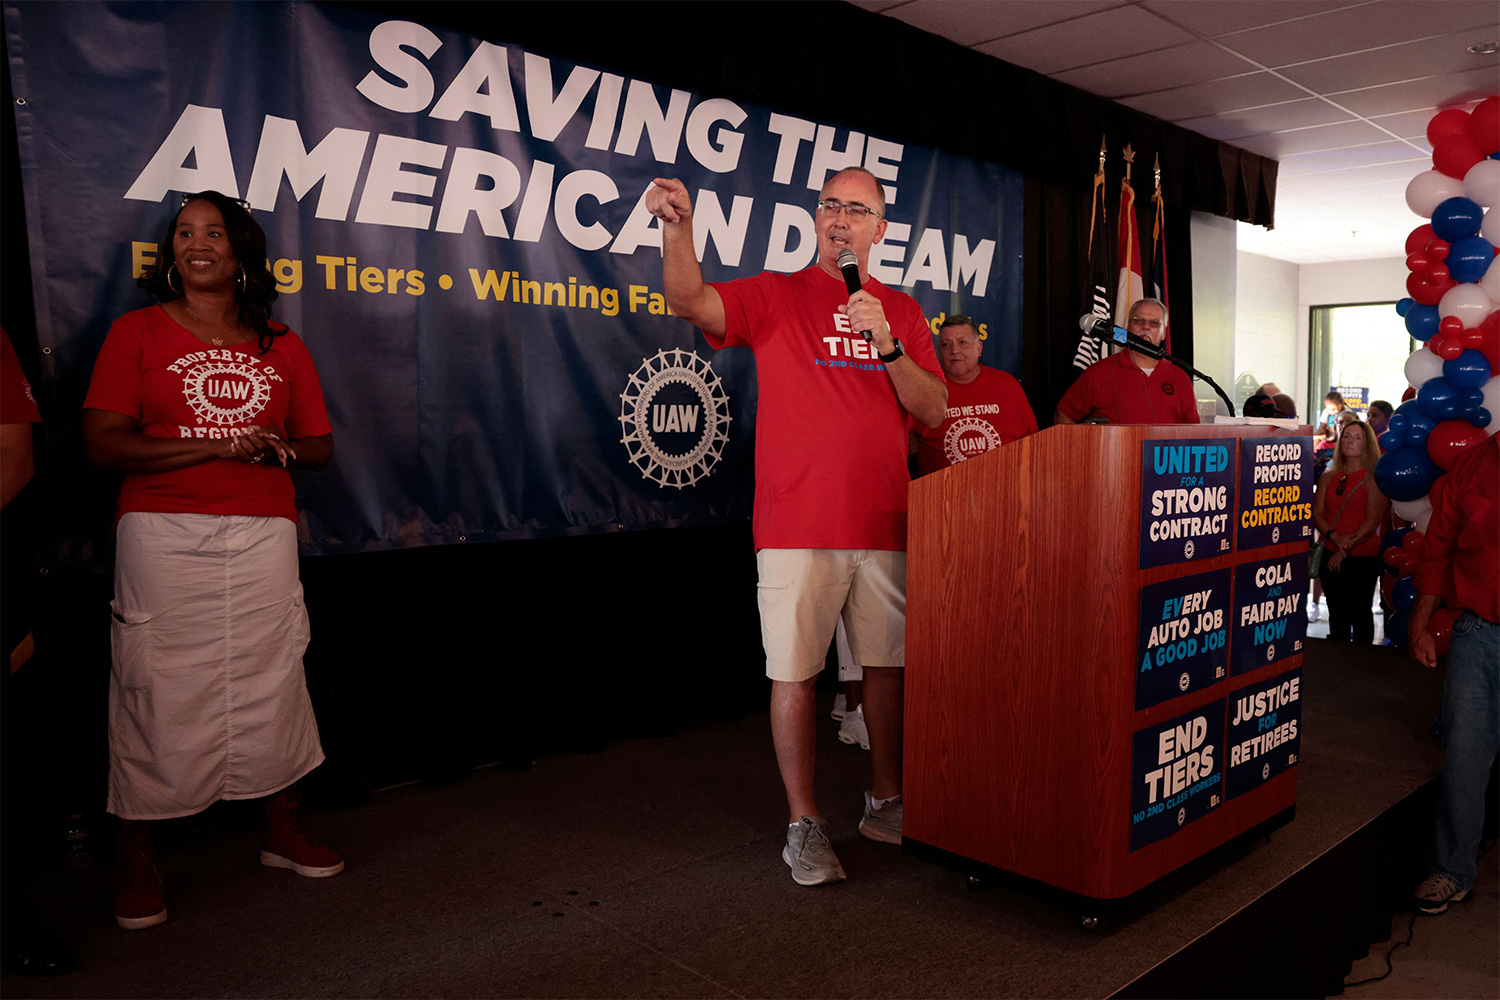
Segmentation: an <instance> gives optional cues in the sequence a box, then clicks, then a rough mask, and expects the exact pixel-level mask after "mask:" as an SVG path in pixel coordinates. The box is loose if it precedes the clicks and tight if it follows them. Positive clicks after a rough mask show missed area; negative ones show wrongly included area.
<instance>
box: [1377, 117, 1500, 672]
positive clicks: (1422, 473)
mask: <svg viewBox="0 0 1500 1000" xmlns="http://www.w3.org/2000/svg"><path fill="white" fill-rule="evenodd" d="M1427 140H1428V141H1429V142H1431V143H1432V164H1433V169H1432V170H1428V171H1425V172H1424V173H1420V174H1418V175H1417V176H1416V177H1413V178H1412V180H1411V183H1410V184H1408V185H1407V188H1406V204H1407V205H1408V206H1409V207H1410V208H1411V210H1412V211H1413V212H1415V213H1417V215H1419V216H1422V217H1423V218H1426V219H1430V220H1431V221H1430V222H1428V223H1425V224H1423V225H1420V226H1418V227H1417V228H1416V229H1413V230H1412V232H1411V235H1410V236H1408V237H1407V238H1406V254H1407V257H1406V266H1407V268H1409V269H1410V270H1411V275H1410V276H1409V277H1408V278H1407V279H1406V291H1407V293H1408V295H1409V296H1410V298H1404V299H1402V300H1401V301H1400V302H1398V303H1396V311H1397V312H1398V313H1400V314H1401V316H1403V317H1404V318H1405V320H1406V329H1407V331H1408V332H1410V333H1411V335H1412V336H1413V337H1415V338H1416V339H1417V340H1420V341H1422V344H1423V346H1421V347H1419V348H1418V349H1417V351H1416V353H1414V354H1413V355H1412V356H1411V357H1410V358H1409V359H1407V362H1406V381H1407V382H1408V383H1410V385H1411V389H1408V390H1407V393H1406V397H1405V402H1403V403H1402V404H1401V405H1400V406H1399V407H1398V408H1397V409H1396V412H1395V413H1394V414H1393V415H1392V417H1391V420H1390V427H1389V428H1388V429H1387V430H1386V432H1385V433H1384V434H1382V435H1381V436H1380V447H1381V450H1382V451H1383V452H1384V454H1383V455H1382V456H1381V458H1380V463H1379V465H1377V466H1376V469H1375V481H1376V483H1377V485H1379V487H1380V490H1381V492H1383V493H1384V494H1385V495H1386V496H1388V497H1390V498H1391V500H1392V502H1393V509H1394V510H1395V513H1396V516H1397V517H1399V518H1402V519H1403V520H1406V521H1409V522H1411V525H1412V526H1411V527H1407V528H1400V529H1398V530H1396V531H1393V532H1391V533H1389V534H1388V535H1386V536H1385V539H1384V542H1383V545H1382V556H1383V558H1384V561H1385V564H1386V566H1387V567H1388V572H1390V573H1392V574H1394V576H1395V577H1396V579H1395V581H1394V583H1393V584H1390V594H1389V599H1390V603H1391V605H1392V607H1393V608H1394V609H1395V614H1393V615H1391V616H1389V617H1388V618H1387V619H1386V635H1387V636H1388V637H1389V638H1390V639H1391V640H1392V641H1393V642H1397V643H1399V644H1401V645H1403V646H1404V645H1405V644H1406V639H1407V619H1408V617H1409V616H1410V614H1411V609H1412V606H1413V605H1414V604H1415V602H1416V597H1417V591H1416V586H1415V584H1414V582H1413V580H1412V576H1411V574H1412V570H1413V569H1414V568H1415V566H1416V564H1417V561H1418V559H1419V558H1420V557H1421V554H1422V546H1423V542H1424V536H1423V532H1425V531H1426V530H1427V521H1428V518H1430V517H1431V516H1432V501H1433V498H1434V497H1436V496H1439V495H1440V494H1441V491H1442V490H1443V488H1444V483H1445V482H1446V473H1447V472H1448V470H1449V469H1451V468H1453V463H1454V462H1455V461H1457V459H1458V456H1459V455H1460V453H1462V452H1463V450H1464V449H1465V448H1468V447H1470V446H1471V445H1474V444H1477V443H1479V442H1481V441H1483V440H1484V439H1485V437H1486V436H1488V435H1490V434H1494V433H1495V432H1496V431H1497V430H1500V264H1497V263H1496V262H1495V261H1496V255H1497V254H1500V250H1497V249H1496V248H1497V247H1500V212H1497V211H1494V208H1495V206H1497V205H1500V97H1490V98H1487V99H1485V100H1483V101H1481V102H1480V103H1479V104H1478V105H1477V106H1476V107H1475V108H1474V109H1473V110H1472V111H1462V110H1458V109H1449V110H1446V111H1439V112H1438V113H1437V114H1436V115H1434V116H1433V118H1432V121H1430V122H1428V124H1427ZM1455 617H1457V612H1456V611H1454V610H1452V609H1448V608H1444V609H1441V610H1439V611H1438V612H1437V613H1436V614H1434V615H1433V618H1432V626H1431V631H1432V632H1433V634H1434V635H1435V636H1436V637H1437V640H1438V647H1439V648H1438V651H1439V652H1440V653H1446V652H1447V649H1446V646H1447V640H1448V635H1449V632H1450V630H1451V628H1452V625H1453V620H1454V618H1455Z"/></svg>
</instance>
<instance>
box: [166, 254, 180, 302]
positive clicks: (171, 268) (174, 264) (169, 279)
mask: <svg viewBox="0 0 1500 1000" xmlns="http://www.w3.org/2000/svg"><path fill="white" fill-rule="evenodd" d="M176 271H177V262H176V261H175V260H174V261H173V262H172V263H170V264H168V265H167V287H168V288H170V289H172V291H174V292H176V293H177V294H178V295H181V294H182V289H181V288H178V287H177V286H176V285H174V284H172V275H173V274H174V273H176Z"/></svg>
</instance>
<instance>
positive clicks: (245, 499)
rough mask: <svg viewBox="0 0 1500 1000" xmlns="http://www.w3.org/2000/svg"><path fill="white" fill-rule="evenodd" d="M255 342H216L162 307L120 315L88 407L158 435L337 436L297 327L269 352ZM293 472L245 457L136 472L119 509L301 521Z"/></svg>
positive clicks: (97, 369) (102, 355) (97, 366)
mask: <svg viewBox="0 0 1500 1000" xmlns="http://www.w3.org/2000/svg"><path fill="white" fill-rule="evenodd" d="M259 352H260V348H259V345H257V344H256V343H255V342H254V341H250V342H248V343H244V344H231V345H229V346H226V347H214V346H212V345H210V344H205V343H204V342H203V341H201V340H199V339H198V338H197V337H195V336H193V335H192V334H191V333H189V332H188V331H187V330H185V329H183V328H182V327H181V326H178V325H177V323H175V322H173V320H172V319H171V317H169V316H168V315H167V314H166V311H165V310H163V309H162V308H161V307H160V306H152V307H150V308H149V309H138V310H136V311H135V312H131V313H126V314H125V315H124V316H121V317H120V318H119V319H117V320H115V323H114V325H113V326H111V327H110V328H109V336H108V337H106V338H105V340H104V347H103V348H101V349H100V351H99V360H98V361H96V362H95V363H94V376H93V380H92V381H91V382H90V383H89V394H88V397H87V398H86V399H85V400H84V403H83V405H84V407H85V408H86V409H94V410H108V411H110V412H112V413H123V414H125V415H126V416H128V417H133V418H135V419H136V420H137V421H139V422H140V425H141V433H143V434H145V435H146V436H147V437H158V438H214V439H227V438H229V437H230V436H231V435H232V433H233V432H234V431H235V430H236V429H238V428H243V427H250V426H260V427H268V428H270V429H271V430H273V431H275V432H276V433H277V434H279V435H280V436H281V437H283V438H285V439H287V440H291V439H293V438H301V437H318V436H321V435H323V434H331V433H332V432H333V428H332V426H331V425H330V424H329V423H328V410H327V408H326V407H325V406H324V404H323V387H322V386H321V385H320V384H319V382H318V373H317V371H316V369H314V368H313V362H312V356H311V355H310V354H308V352H307V345H305V344H303V343H302V339H301V338H300V337H298V336H297V335H296V334H295V333H293V332H291V331H290V330H288V331H287V332H286V333H285V334H283V335H281V336H279V337H277V338H276V339H275V340H274V341H272V343H271V349H270V350H268V351H266V352H265V353H264V354H261V353H259ZM295 497H296V491H295V489H294V488H293V486H292V477H291V474H290V473H288V472H287V471H286V470H285V469H282V468H278V467H277V466H274V465H266V464H260V465H252V464H249V463H247V462H241V461H239V460H238V459H217V460H214V461H211V462H201V463H199V464H198V465H192V466H189V467H187V468H185V469H174V470H172V471H171V472H151V473H135V472H133V473H129V474H127V475H126V476H125V484H124V485H123V486H122V487H121V488H120V501H119V513H120V514H127V513H130V512H131V511H153V512H156V513H169V514H249V515H255V516H259V517H285V518H289V519H290V520H293V521H295V520H296V519H297V509H296V506H295V503H294V501H295Z"/></svg>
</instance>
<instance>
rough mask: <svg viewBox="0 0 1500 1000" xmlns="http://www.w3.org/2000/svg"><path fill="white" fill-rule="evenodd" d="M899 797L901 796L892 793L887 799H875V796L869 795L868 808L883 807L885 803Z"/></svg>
mask: <svg viewBox="0 0 1500 1000" xmlns="http://www.w3.org/2000/svg"><path fill="white" fill-rule="evenodd" d="M900 797H901V796H899V795H892V796H891V797H890V798H888V799H877V798H875V797H874V796H873V795H872V796H870V808H871V809H884V808H885V804H886V803H887V802H895V801H896V800H897V799H899V798H900Z"/></svg>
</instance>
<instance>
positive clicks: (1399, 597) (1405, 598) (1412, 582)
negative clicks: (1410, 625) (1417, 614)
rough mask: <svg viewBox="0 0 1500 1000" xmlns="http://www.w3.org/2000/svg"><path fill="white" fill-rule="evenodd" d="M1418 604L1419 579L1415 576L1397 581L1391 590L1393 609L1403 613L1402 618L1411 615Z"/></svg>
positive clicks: (1404, 577)
mask: <svg viewBox="0 0 1500 1000" xmlns="http://www.w3.org/2000/svg"><path fill="white" fill-rule="evenodd" d="M1416 604H1417V579H1416V577H1413V576H1403V577H1402V578H1401V579H1399V580H1397V581H1396V585H1395V586H1394V587H1392V588H1391V607H1393V608H1395V609H1396V610H1397V611H1398V612H1400V613H1401V615H1402V617H1406V616H1408V615H1410V614H1411V609H1412V608H1414V607H1416Z"/></svg>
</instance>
